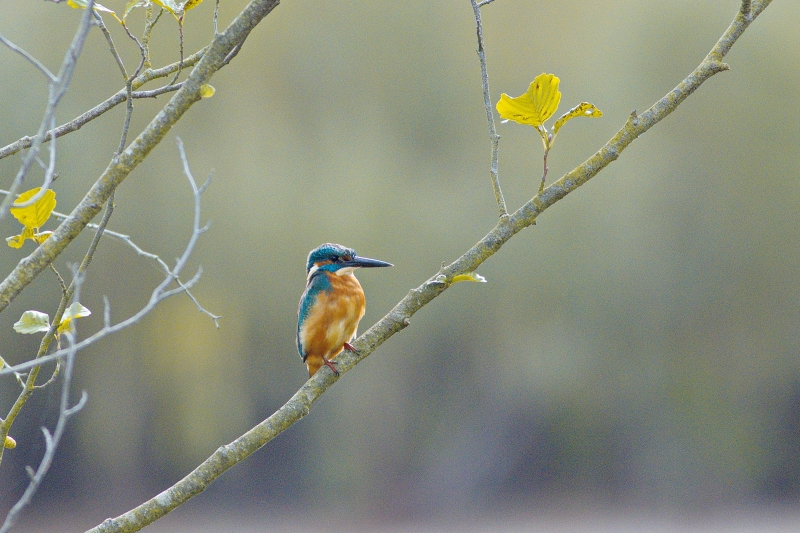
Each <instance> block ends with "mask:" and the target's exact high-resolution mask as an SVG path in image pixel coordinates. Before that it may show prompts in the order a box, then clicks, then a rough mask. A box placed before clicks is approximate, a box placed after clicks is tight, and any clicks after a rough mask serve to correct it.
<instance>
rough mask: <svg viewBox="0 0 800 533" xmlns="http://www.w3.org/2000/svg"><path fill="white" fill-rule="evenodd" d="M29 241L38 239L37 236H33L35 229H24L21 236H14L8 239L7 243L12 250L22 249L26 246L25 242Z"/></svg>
mask: <svg viewBox="0 0 800 533" xmlns="http://www.w3.org/2000/svg"><path fill="white" fill-rule="evenodd" d="M28 239H34V240H35V239H36V237H35V235H34V234H33V228H28V227H25V228H22V233H20V234H19V235H14V236H13V237H6V242H7V243H8V245H9V246H10V247H12V248H22V245H23V244H25V241H26V240H28Z"/></svg>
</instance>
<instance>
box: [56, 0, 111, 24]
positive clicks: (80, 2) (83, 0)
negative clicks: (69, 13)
mask: <svg viewBox="0 0 800 533" xmlns="http://www.w3.org/2000/svg"><path fill="white" fill-rule="evenodd" d="M67 5H68V6H69V7H71V8H73V9H86V8H87V6H88V5H89V2H88V1H87V0H67ZM92 9H94V10H95V11H102V12H104V13H111V16H113V17H114V18H115V19H117V22H119V23H122V21H121V20H119V17H118V16H117V14H116V13H114V10H113V9H108V8H107V7H105V6H103V5H100V4H98V3H97V2H95V3H94V7H93V8H92Z"/></svg>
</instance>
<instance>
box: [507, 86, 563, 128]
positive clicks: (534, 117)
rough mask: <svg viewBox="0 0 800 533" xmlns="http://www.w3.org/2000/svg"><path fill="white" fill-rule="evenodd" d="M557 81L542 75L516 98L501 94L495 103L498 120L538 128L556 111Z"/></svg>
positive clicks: (558, 96) (559, 94) (557, 97)
mask: <svg viewBox="0 0 800 533" xmlns="http://www.w3.org/2000/svg"><path fill="white" fill-rule="evenodd" d="M559 81H560V80H559V79H558V78H557V77H556V76H554V75H553V74H545V73H542V74H539V75H538V76H536V79H534V80H533V81H532V82H531V84H530V86H529V87H528V90H527V91H526V92H525V94H523V95H521V96H517V97H516V98H512V97H510V96H508V95H507V94H505V93H503V94H501V95H500V101H499V102H497V112H498V113H500V118H503V119H505V120H513V121H514V122H516V123H518V124H528V125H530V126H533V127H537V128H538V127H539V126H541V125H542V124H544V121H545V120H547V119H548V118H550V117H551V116H553V113H555V112H556V109H558V104H559V102H561V92H560V91H559V90H558V84H559Z"/></svg>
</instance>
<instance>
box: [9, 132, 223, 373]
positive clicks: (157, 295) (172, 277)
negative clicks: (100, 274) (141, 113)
mask: <svg viewBox="0 0 800 533" xmlns="http://www.w3.org/2000/svg"><path fill="white" fill-rule="evenodd" d="M178 149H179V151H180V157H181V161H182V163H183V167H184V174H185V175H186V178H187V180H188V181H189V185H190V186H191V188H192V194H193V196H194V223H193V225H192V235H191V236H190V237H189V241H188V242H187V244H186V247H185V248H184V251H183V253H182V254H181V256H180V257H179V258H178V259H177V261H176V263H175V267H174V268H172V269H170V268H169V267H168V266H167V265H166V264H165V263H164V262H163V261H162V260H161V258H159V257H158V256H155V255H153V254H148V253H147V252H144V251H142V255H147V256H152V257H153V258H155V259H156V260H157V261H158V262H159V263H160V264H163V267H164V269H165V271H166V276H165V278H164V280H163V281H162V282H161V283H160V284H159V285H158V286H157V287H156V288H155V289H154V290H153V292H152V293H151V295H150V299H149V300H148V302H147V304H146V305H145V306H144V307H142V308H141V309H140V310H139V311H138V312H137V313H135V314H134V315H132V316H131V317H129V318H128V319H126V320H123V321H122V322H119V323H117V324H114V325H111V324H110V321H109V320H108V317H109V316H110V311H109V307H108V303H107V302H106V309H105V315H104V316H105V317H106V322H105V324H104V326H103V328H102V329H100V330H99V331H97V332H96V333H95V334H93V335H91V336H90V337H87V338H86V339H84V340H82V341H80V342H78V343H76V344H75V346H74V347H73V348H74V349H75V350H76V351H79V350H82V349H84V348H86V347H87V346H89V345H91V344H94V343H95V342H97V341H98V340H100V339H102V338H104V337H106V336H107V335H111V334H113V333H116V332H118V331H120V330H123V329H125V328H127V327H128V326H131V325H133V324H135V323H137V322H139V321H140V320H141V319H142V318H143V317H144V316H145V315H147V314H148V313H150V311H152V310H153V309H155V307H156V306H157V305H158V304H159V303H160V302H161V301H163V300H165V299H167V298H169V297H170V296H173V295H175V294H179V293H181V292H187V293H188V289H189V288H191V287H193V286H194V285H195V284H196V283H197V282H198V281H199V280H200V275H201V274H202V269H198V271H197V272H196V273H195V275H194V276H193V277H192V278H191V279H190V280H189V281H186V282H181V281H180V278H179V277H178V276H179V274H180V272H181V270H183V268H184V267H185V266H186V262H187V261H188V260H189V257H190V256H191V254H192V251H193V250H194V247H195V245H196V244H197V240H198V239H199V238H200V235H202V234H203V233H204V232H205V231H206V230H207V229H208V226H207V225H206V226H201V225H200V223H201V219H200V215H201V202H200V199H201V196H202V194H203V193H204V192H205V190H206V188H207V187H208V185H209V183H210V179H211V178H210V177H209V178H208V179H207V180H206V181H205V183H203V185H201V186H199V187H198V186H197V182H196V181H195V179H194V177H193V176H192V174H191V172H190V171H189V165H188V162H187V159H186V153H185V151H184V149H183V143H182V142H181V141H180V139H179V140H178ZM111 205H113V204H109V209H107V211H106V215H105V216H104V220H106V222H107V217H108V216H110V209H111ZM107 233H110V232H107ZM123 237H126V236H123ZM99 238H100V237H99V235H96V236H95V238H94V240H93V241H92V242H93V244H94V243H95V242H97V241H98V240H99ZM131 245H132V246H135V245H133V244H132V243H131ZM136 248H137V249H138V247H136ZM81 267H83V264H82V265H81ZM173 282H175V283H176V284H177V285H178V287H177V288H174V289H168V287H169V286H170V285H171V284H172V283H173ZM189 297H190V298H191V299H192V301H193V302H194V303H195V305H196V306H197V307H198V309H200V310H201V311H202V312H203V313H205V314H207V315H208V316H209V317H211V319H212V320H213V321H214V324H215V325H216V326H217V327H219V322H218V321H219V319H220V318H222V317H220V316H217V315H214V314H212V313H210V312H208V311H206V310H205V309H203V308H202V307H201V306H200V304H199V303H198V302H197V300H196V299H195V298H194V296H193V295H191V294H190V295H189ZM59 320H60V319H59ZM53 322H54V323H55V324H57V322H56V320H55V319H54V320H53ZM67 353H68V350H67V349H64V350H58V351H56V352H54V353H52V354H50V355H46V356H43V357H38V358H37V359H35V360H33V361H27V362H25V363H20V364H18V365H15V366H8V367H4V368H2V369H0V375H3V374H8V373H12V372H19V371H21V370H26V369H28V368H33V367H39V366H41V365H43V364H45V363H48V362H50V361H53V360H56V359H58V358H60V357H63V356H64V355H66V354H67Z"/></svg>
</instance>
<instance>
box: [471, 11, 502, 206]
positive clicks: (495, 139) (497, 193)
mask: <svg viewBox="0 0 800 533" xmlns="http://www.w3.org/2000/svg"><path fill="white" fill-rule="evenodd" d="M470 1H471V2H472V10H473V12H474V13H475V26H476V28H477V33H478V58H479V59H480V62H481V85H482V87H483V106H484V107H485V108H486V122H487V123H488V125H489V140H490V141H491V143H492V163H491V167H490V170H489V173H490V175H491V178H492V188H493V189H494V198H495V200H496V201H497V210H498V211H499V212H500V216H501V217H506V216H508V209H507V208H506V201H505V198H503V190H502V189H501V188H500V177H499V176H498V169H497V165H498V163H497V157H498V151H499V144H500V136H499V135H498V134H497V130H496V129H495V127H494V112H493V111H492V97H491V94H490V93H489V73H488V70H487V68H486V48H485V47H484V43H483V23H482V22H481V9H480V8H481V6H482V5H484V4H488V3H489V2H491V1H492V0H488V1H485V2H476V0H470Z"/></svg>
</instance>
